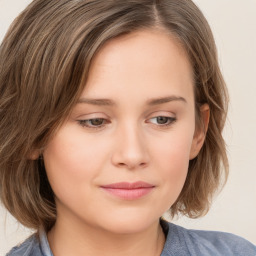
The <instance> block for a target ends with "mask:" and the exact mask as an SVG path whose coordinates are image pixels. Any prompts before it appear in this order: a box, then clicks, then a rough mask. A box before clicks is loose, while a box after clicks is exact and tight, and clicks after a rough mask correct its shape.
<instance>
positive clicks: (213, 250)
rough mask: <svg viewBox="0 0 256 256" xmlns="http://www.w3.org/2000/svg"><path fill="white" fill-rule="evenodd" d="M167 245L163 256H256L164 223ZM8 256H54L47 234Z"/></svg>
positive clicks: (247, 248) (227, 237) (222, 237)
mask: <svg viewBox="0 0 256 256" xmlns="http://www.w3.org/2000/svg"><path fill="white" fill-rule="evenodd" d="M161 226H162V228H163V231H164V233H165V234H166V241H165V245H164V249H163V251H162V253H161V256H219V255H223V256H256V246H254V245H253V244H251V243H250V242H248V241H246V240H245V239H243V238H241V237H238V236H235V235H232V234H229V233H224V232H217V231H202V230H189V229H185V228H182V227H180V226H178V225H174V224H172V223H169V222H166V221H163V220H161ZM6 256H53V254H52V252H51V249H50V246H49V243H48V241H47V236H46V234H45V232H43V231H40V232H39V235H38V236H37V235H33V236H31V237H29V238H28V239H27V240H26V241H25V242H24V243H22V244H21V245H20V246H17V247H14V248H13V249H12V250H11V251H10V252H9V253H7V255H6Z"/></svg>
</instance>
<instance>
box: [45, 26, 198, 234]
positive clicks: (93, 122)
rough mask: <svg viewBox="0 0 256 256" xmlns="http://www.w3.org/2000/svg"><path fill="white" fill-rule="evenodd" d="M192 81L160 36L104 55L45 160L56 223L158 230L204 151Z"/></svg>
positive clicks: (115, 45)
mask: <svg viewBox="0 0 256 256" xmlns="http://www.w3.org/2000/svg"><path fill="white" fill-rule="evenodd" d="M192 77H193V75H192V69H191V66H190V63H189V61H188V58H187V56H186V54H185V52H184V51H183V49H182V48H181V46H180V45H178V44H177V42H176V41H175V40H174V39H172V38H171V37H170V36H168V35H166V34H164V33H163V32H159V31H154V30H152V31H138V32H134V33H132V34H129V35H125V36H121V37H119V38H115V39H112V40H111V41H109V42H107V43H106V44H105V45H104V46H103V47H102V48H101V50H100V51H99V53H98V54H97V55H96V57H95V58H94V60H93V63H92V66H91V69H90V72H89V78H88V81H87V83H86V86H85V88H84V90H83V92H82V95H81V97H80V100H79V101H78V102H77V104H76V105H75V107H74V109H73V110H72V113H71V115H70V117H69V119H68V120H67V122H66V123H64V125H63V126H62V127H61V128H60V129H59V130H58V131H57V133H56V134H55V136H54V137H53V138H52V140H51V141H50V142H49V144H48V145H47V147H46V149H45V151H44V161H45V167H46V171H47V175H48V178H49V182H50V184H51V186H52V189H53V191H54V193H55V196H56V205H57V212H58V218H57V221H59V222H61V221H62V222H63V223H69V222H71V223H73V224H74V223H75V224H78V225H85V226H86V225H90V227H94V228H99V229H104V230H108V231H111V232H115V233H132V232H138V231H140V230H143V229H145V228H147V227H149V226H150V225H152V224H153V223H156V221H158V218H159V217H160V216H161V215H162V214H163V213H164V212H165V211H166V210H168V209H169V208H170V207H171V206H172V204H173V203H174V202H175V200H176V199H177V197H178V195H179V194H180V192H181V189H182V187H183V185H184V182H185V179H186V175H187V171H188V164H189V159H191V158H193V157H195V156H196V154H197V153H198V151H199V149H200V146H201V144H200V141H198V137H197V136H194V133H195V109H194V96H193V78H192Z"/></svg>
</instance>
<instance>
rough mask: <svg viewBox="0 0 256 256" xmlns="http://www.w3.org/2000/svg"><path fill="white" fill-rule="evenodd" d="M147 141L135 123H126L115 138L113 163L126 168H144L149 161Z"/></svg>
mask: <svg viewBox="0 0 256 256" xmlns="http://www.w3.org/2000/svg"><path fill="white" fill-rule="evenodd" d="M146 144H147V141H146V139H145V138H144V136H143V132H142V131H141V130H140V129H139V127H138V126H136V125H131V124H128V125H126V126H125V127H123V128H120V129H119V131H118V132H117V135H116V138H115V150H114V152H113V155H112V163H113V165H115V166H117V167H119V168H120V167H121V168H126V169H128V170H135V169H139V168H144V167H146V166H147V165H148V163H149V155H148V148H147V146H146Z"/></svg>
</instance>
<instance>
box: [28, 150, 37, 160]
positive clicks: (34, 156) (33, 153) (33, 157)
mask: <svg viewBox="0 0 256 256" xmlns="http://www.w3.org/2000/svg"><path fill="white" fill-rule="evenodd" d="M39 156H40V151H39V150H34V151H33V152H31V154H29V156H28V159H29V160H37V159H38V158H39Z"/></svg>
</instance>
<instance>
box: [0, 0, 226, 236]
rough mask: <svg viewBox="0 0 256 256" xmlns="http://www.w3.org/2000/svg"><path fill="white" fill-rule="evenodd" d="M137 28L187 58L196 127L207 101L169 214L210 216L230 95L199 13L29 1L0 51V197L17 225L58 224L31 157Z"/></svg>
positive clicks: (137, 4) (157, 0) (146, 5)
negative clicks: (199, 143) (95, 65)
mask: <svg viewBox="0 0 256 256" xmlns="http://www.w3.org/2000/svg"><path fill="white" fill-rule="evenodd" d="M145 29H147V30H152V29H158V30H161V31H162V32H163V33H168V34H169V35H170V37H172V38H176V40H178V41H179V43H180V44H181V45H182V47H183V48H184V50H185V51H186V53H187V56H188V58H189V60H190V63H191V66H192V68H193V72H194V97H195V112H196V114H195V120H196V125H197V127H199V126H200V125H202V122H201V119H200V106H201V105H202V104H205V103H207V104H208V105H209V107H210V112H211V114H210V120H209V128H208V131H207V134H206V139H205V143H204V145H203V147H202V149H201V151H200V153H199V155H198V156H197V157H196V158H195V159H193V160H191V161H190V163H189V170H188V176H187V179H186V182H185V185H184V187H183V189H182V191H181V194H180V195H179V197H178V199H177V200H176V202H175V203H174V204H173V205H172V206H171V208H170V213H171V215H172V216H176V215H178V214H182V215H187V216H189V217H191V218H196V217H199V216H202V215H204V214H205V213H206V212H207V211H208V209H209V205H210V203H211V200H212V197H213V195H214V193H215V192H216V191H217V190H218V189H219V187H220V186H221V185H222V184H223V183H224V182H225V180H226V178H227V175H228V161H227V155H226V148H225V142H224V140H223V137H222V130H223V127H224V123H225V120H226V114H227V105H228V96H227V92H226V86H225V82H224V80H223V77H222V74H221V72H220V69H219V65H218V58H217V53H216V46H215V42H214V38H213V35H212V32H211V29H210V27H209V25H208V23H207V21H206V19H205V18H204V16H203V14H202V13H201V11H200V10H199V9H198V7H197V6H196V5H195V4H194V3H193V2H192V1H191V0H179V1H177V0H118V1H115V0H58V1H54V0H34V1H33V2H32V3H31V4H30V5H29V6H28V7H27V8H26V9H25V10H24V11H23V12H22V13H21V14H20V15H19V16H18V17H17V18H16V20H15V21H14V22H13V24H12V25H11V27H10V29H9V31H8V32H7V34H6V36H5V38H4V40H3V42H2V44H1V46H0V95H1V96H0V120H1V121H0V196H1V201H2V202H3V204H4V206H5V207H6V208H7V210H8V211H9V212H10V213H11V214H12V215H13V216H14V217H15V218H16V219H17V220H18V221H19V222H20V223H22V224H23V225H25V226H27V227H29V228H33V229H36V230H38V229H39V228H41V227H42V228H44V229H45V230H47V231H48V230H50V229H51V227H52V226H53V225H54V223H55V220H56V205H55V200H54V193H53V191H52V189H51V187H50V184H49V182H48V179H47V175H46V171H45V168H44V164H43V160H42V159H41V158H40V157H39V159H36V160H33V159H31V158H30V157H29V156H30V155H31V153H32V152H33V151H36V150H38V151H40V152H42V151H43V149H44V147H45V146H46V145H47V143H48V141H49V139H50V138H51V136H52V135H53V134H54V132H55V131H56V129H58V127H59V126H60V125H61V124H63V122H64V121H65V120H66V118H67V117H68V115H69V113H70V111H71V109H72V108H73V106H74V104H75V103H76V101H77V100H78V98H79V96H80V95H81V92H82V90H83V89H84V86H85V85H86V79H87V76H88V71H89V68H90V63H91V61H92V59H93V57H94V56H95V54H97V52H98V51H99V49H100V48H101V47H102V45H104V44H105V43H106V42H107V41H108V40H111V39H112V38H115V37H118V36H121V35H125V34H128V33H132V32H134V31H138V30H145ZM152 61H154V60H152ZM223 177H224V179H223ZM223 181H224V182H223ZM152 207H153V206H152Z"/></svg>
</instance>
